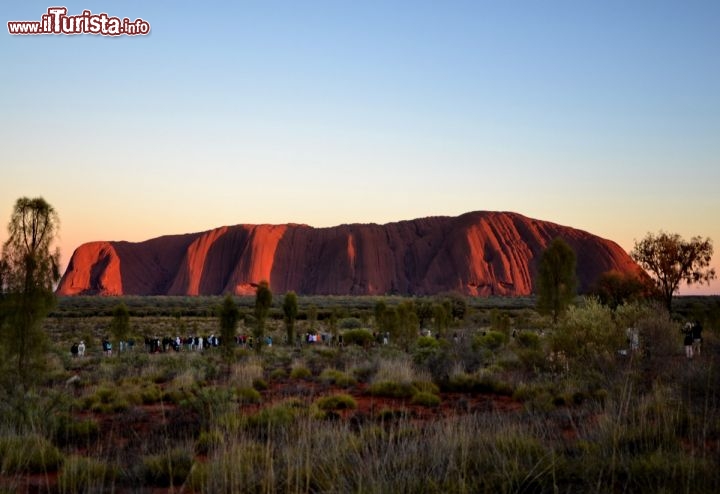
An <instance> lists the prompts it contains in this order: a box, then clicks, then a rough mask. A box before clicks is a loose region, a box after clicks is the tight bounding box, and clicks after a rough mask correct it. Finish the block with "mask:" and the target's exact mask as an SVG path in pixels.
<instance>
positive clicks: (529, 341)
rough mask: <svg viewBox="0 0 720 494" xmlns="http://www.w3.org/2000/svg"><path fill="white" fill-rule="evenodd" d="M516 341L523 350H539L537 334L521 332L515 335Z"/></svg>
mask: <svg viewBox="0 0 720 494" xmlns="http://www.w3.org/2000/svg"><path fill="white" fill-rule="evenodd" d="M516 340H517V343H518V345H520V346H521V347H523V348H532V349H537V348H540V336H538V334H537V333H533V332H530V331H521V332H520V333H519V334H518V335H517V338H516Z"/></svg>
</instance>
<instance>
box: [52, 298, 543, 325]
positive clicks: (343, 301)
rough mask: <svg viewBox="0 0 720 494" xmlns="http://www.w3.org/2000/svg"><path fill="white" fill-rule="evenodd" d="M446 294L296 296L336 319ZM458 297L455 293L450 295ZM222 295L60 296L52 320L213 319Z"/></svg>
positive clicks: (243, 301)
mask: <svg viewBox="0 0 720 494" xmlns="http://www.w3.org/2000/svg"><path fill="white" fill-rule="evenodd" d="M447 296H448V295H444V294H440V295H437V296H427V297H402V296H397V295H389V296H330V295H308V296H303V295H299V296H298V305H299V309H300V314H299V319H304V318H306V317H307V312H308V309H310V308H314V310H316V311H317V319H318V320H323V319H326V318H329V317H330V316H331V314H333V312H334V313H335V315H336V316H338V317H361V316H362V315H363V314H372V312H373V310H374V308H375V305H376V304H377V303H378V302H380V301H382V302H384V303H385V304H387V305H388V306H391V307H392V306H395V305H398V304H400V303H402V302H406V301H413V302H415V303H416V304H420V303H422V302H429V303H434V302H437V301H440V300H442V299H443V298H445V297H447ZM452 296H453V297H457V296H458V295H457V294H452ZM283 297H284V294H274V296H273V304H272V308H271V311H270V317H272V318H282V316H283V314H282V302H283ZM222 299H223V297H222V296H164V295H163V296H121V297H99V296H73V297H59V298H58V305H57V307H56V308H55V309H54V310H53V312H52V313H51V314H50V316H51V317H89V316H111V315H112V310H113V308H115V307H116V306H118V305H119V304H121V303H122V304H125V306H126V307H127V308H128V311H129V312H130V315H131V316H133V317H148V316H171V317H172V316H175V317H213V316H215V315H216V311H217V308H218V307H219V305H220V303H221V302H222ZM463 300H465V302H466V303H467V306H468V307H469V308H473V309H503V310H519V309H531V308H533V307H535V298H534V297H463ZM235 302H236V304H237V305H238V307H239V308H240V310H241V311H251V310H252V308H253V307H254V305H255V296H252V295H251V296H243V297H235Z"/></svg>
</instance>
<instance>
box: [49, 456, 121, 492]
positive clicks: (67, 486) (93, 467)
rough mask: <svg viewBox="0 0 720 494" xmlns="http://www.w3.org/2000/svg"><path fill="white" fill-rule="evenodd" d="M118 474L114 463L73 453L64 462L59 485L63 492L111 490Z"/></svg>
mask: <svg viewBox="0 0 720 494" xmlns="http://www.w3.org/2000/svg"><path fill="white" fill-rule="evenodd" d="M117 475H118V469H117V468H116V467H114V466H112V465H108V464H107V463H105V462H102V461H100V460H96V459H95V458H88V457H85V456H79V455H73V456H70V457H69V458H67V459H66V460H65V461H64V462H63V468H62V470H61V472H60V475H59V477H58V487H59V490H60V492H61V493H77V492H88V493H90V492H106V491H109V492H111V491H113V490H114V489H113V488H112V486H113V485H114V482H115V479H116V478H117Z"/></svg>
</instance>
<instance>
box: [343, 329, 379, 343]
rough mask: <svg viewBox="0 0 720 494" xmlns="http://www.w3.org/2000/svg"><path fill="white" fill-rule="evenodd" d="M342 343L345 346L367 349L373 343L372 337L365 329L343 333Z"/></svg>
mask: <svg viewBox="0 0 720 494" xmlns="http://www.w3.org/2000/svg"><path fill="white" fill-rule="evenodd" d="M343 342H344V343H345V344H346V345H358V346H363V347H367V346H370V345H371V344H372V342H373V335H372V333H371V332H370V331H368V330H367V329H351V330H348V331H345V332H344V333H343Z"/></svg>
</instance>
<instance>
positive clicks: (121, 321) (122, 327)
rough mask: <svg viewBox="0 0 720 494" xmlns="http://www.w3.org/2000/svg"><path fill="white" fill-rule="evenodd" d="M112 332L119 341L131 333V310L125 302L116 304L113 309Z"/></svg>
mask: <svg viewBox="0 0 720 494" xmlns="http://www.w3.org/2000/svg"><path fill="white" fill-rule="evenodd" d="M110 332H111V333H112V335H113V336H114V337H115V338H116V339H117V340H119V341H125V340H127V337H128V335H129V334H130V312H129V311H128V308H127V306H126V305H125V304H124V303H120V304H118V305H116V306H115V308H114V309H113V311H112V320H111V321H110Z"/></svg>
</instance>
